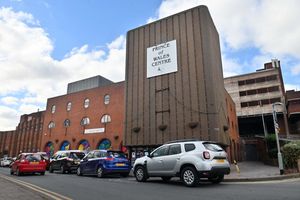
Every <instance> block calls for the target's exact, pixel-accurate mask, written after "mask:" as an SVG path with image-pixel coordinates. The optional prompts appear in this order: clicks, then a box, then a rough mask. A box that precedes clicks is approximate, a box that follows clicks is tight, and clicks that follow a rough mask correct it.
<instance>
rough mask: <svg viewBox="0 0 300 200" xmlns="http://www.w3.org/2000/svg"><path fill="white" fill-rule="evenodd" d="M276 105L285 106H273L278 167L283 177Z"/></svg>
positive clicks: (277, 103)
mask: <svg viewBox="0 0 300 200" xmlns="http://www.w3.org/2000/svg"><path fill="white" fill-rule="evenodd" d="M275 105H281V106H284V105H283V104H282V103H280V102H276V103H273V104H272V109H273V121H274V128H275V136H276V143H277V150H278V153H277V158H278V167H279V170H280V175H282V174H283V161H282V155H281V152H280V144H279V136H278V134H279V131H278V129H279V125H278V122H277V116H276V111H275Z"/></svg>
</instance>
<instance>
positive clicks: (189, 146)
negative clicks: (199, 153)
mask: <svg viewBox="0 0 300 200" xmlns="http://www.w3.org/2000/svg"><path fill="white" fill-rule="evenodd" d="M194 149H196V147H195V145H194V144H184V150H185V151H186V152H188V151H193V150H194Z"/></svg>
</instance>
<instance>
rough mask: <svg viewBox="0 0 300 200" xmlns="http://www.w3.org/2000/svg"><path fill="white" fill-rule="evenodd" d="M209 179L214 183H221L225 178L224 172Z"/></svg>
mask: <svg viewBox="0 0 300 200" xmlns="http://www.w3.org/2000/svg"><path fill="white" fill-rule="evenodd" d="M208 180H209V181H210V182H212V183H214V184H218V183H221V182H222V181H223V180H224V174H221V175H217V176H215V177H212V178H209V179H208Z"/></svg>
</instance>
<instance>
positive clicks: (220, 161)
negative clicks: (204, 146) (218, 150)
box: [217, 159, 225, 163]
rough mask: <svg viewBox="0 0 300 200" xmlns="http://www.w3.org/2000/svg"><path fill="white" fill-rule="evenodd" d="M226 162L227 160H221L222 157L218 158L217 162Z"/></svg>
mask: <svg viewBox="0 0 300 200" xmlns="http://www.w3.org/2000/svg"><path fill="white" fill-rule="evenodd" d="M224 162H225V160H221V159H219V160H217V163H224Z"/></svg>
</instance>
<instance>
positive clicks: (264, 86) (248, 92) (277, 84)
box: [224, 60, 286, 137]
mask: <svg viewBox="0 0 300 200" xmlns="http://www.w3.org/2000/svg"><path fill="white" fill-rule="evenodd" d="M224 83H225V88H226V90H227V91H228V93H229V94H230V96H231V97H232V99H233V101H234V102H235V105H236V112H237V116H238V122H239V132H240V135H241V136H244V137H245V136H254V135H259V134H261V135H264V134H265V135H266V134H268V133H274V123H273V117H272V104H273V103H275V102H280V103H282V105H285V100H284V94H285V90H284V85H283V79H282V74H281V68H280V62H279V61H278V60H272V62H270V63H265V65H264V69H260V70H257V71H256V72H254V73H249V74H242V75H238V76H234V77H228V78H225V79H224ZM276 111H277V112H278V114H279V123H280V133H281V134H285V133H286V129H285V125H284V120H283V117H284V116H283V115H282V114H283V111H284V108H283V107H282V106H277V107H276Z"/></svg>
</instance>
